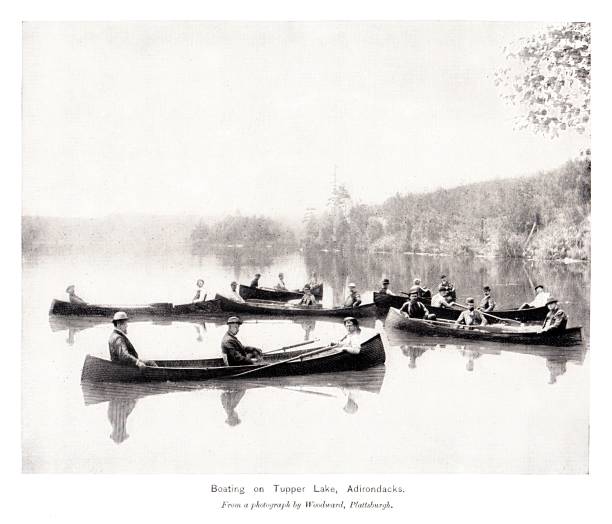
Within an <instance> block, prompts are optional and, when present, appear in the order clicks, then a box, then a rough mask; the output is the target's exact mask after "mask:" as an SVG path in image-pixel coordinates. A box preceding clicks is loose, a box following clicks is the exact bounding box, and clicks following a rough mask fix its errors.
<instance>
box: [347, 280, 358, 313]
mask: <svg viewBox="0 0 612 524" xmlns="http://www.w3.org/2000/svg"><path fill="white" fill-rule="evenodd" d="M348 287H349V294H348V296H347V297H346V299H345V301H344V307H357V306H359V305H361V295H360V294H359V293H358V292H357V286H356V285H355V283H354V282H351V283H350V284H349V285H348Z"/></svg>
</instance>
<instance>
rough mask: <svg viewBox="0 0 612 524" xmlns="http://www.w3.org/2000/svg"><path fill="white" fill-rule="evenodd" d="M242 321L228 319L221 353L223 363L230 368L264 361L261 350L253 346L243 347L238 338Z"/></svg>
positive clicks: (238, 318) (235, 318)
mask: <svg viewBox="0 0 612 524" xmlns="http://www.w3.org/2000/svg"><path fill="white" fill-rule="evenodd" d="M241 324H242V320H240V317H229V318H228V319H227V333H225V335H223V339H222V340H221V351H222V353H223V361H224V362H226V364H227V365H228V366H248V365H251V364H255V363H257V362H259V361H260V360H261V359H262V352H261V349H258V348H254V347H251V346H243V345H242V343H241V342H240V340H238V339H237V338H236V335H237V334H238V331H239V330H240V325H241Z"/></svg>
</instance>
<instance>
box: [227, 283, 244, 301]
mask: <svg viewBox="0 0 612 524" xmlns="http://www.w3.org/2000/svg"><path fill="white" fill-rule="evenodd" d="M237 287H238V282H236V281H235V280H234V281H233V282H232V283H231V284H230V288H231V290H232V291H231V292H230V293H229V294H228V295H227V298H229V299H230V300H233V301H234V302H240V303H241V304H243V303H244V298H242V297H241V296H240V294H239V293H238V291H236V288H237Z"/></svg>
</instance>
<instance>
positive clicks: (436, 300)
mask: <svg viewBox="0 0 612 524" xmlns="http://www.w3.org/2000/svg"><path fill="white" fill-rule="evenodd" d="M431 305H432V306H433V307H442V308H452V307H453V306H454V305H455V301H454V300H453V297H452V295H451V294H450V293H447V294H442V293H436V294H435V295H434V296H433V297H431Z"/></svg>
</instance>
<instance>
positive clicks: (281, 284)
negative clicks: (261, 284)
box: [274, 273, 287, 291]
mask: <svg viewBox="0 0 612 524" xmlns="http://www.w3.org/2000/svg"><path fill="white" fill-rule="evenodd" d="M274 289H278V290H279V291H287V286H286V285H285V275H283V274H282V273H279V274H278V282H277V284H276V286H274Z"/></svg>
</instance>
